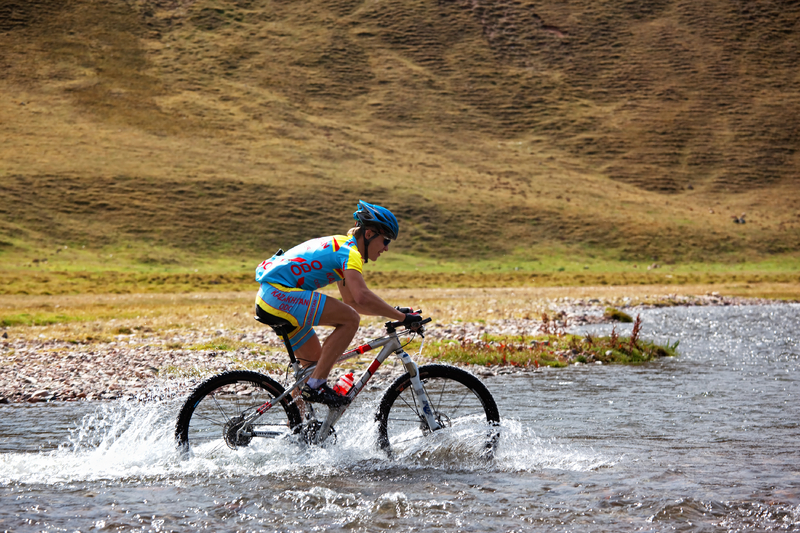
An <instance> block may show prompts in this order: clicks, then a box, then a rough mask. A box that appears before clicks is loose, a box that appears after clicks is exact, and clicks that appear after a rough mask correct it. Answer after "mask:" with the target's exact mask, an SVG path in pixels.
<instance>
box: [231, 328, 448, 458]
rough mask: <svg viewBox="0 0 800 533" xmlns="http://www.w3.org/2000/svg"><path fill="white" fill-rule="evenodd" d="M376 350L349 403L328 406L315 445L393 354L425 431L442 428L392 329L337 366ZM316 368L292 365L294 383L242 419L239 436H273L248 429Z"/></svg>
mask: <svg viewBox="0 0 800 533" xmlns="http://www.w3.org/2000/svg"><path fill="white" fill-rule="evenodd" d="M429 320H430V319H427V320H426V321H425V322H427V321H429ZM375 348H381V351H380V352H379V353H378V356H377V357H375V359H373V361H372V363H371V364H370V365H369V367H368V368H367V370H366V371H365V372H364V373H363V374H361V376H360V377H359V379H358V381H356V382H355V383H353V386H352V387H351V388H350V390H349V391H348V393H347V396H348V397H349V398H350V404H348V405H343V406H341V407H337V408H333V407H331V408H329V409H328V416H327V417H326V418H325V421H324V422H323V423H322V426H321V427H320V428H319V430H318V431H317V432H316V435H315V436H314V444H322V443H323V442H325V440H326V439H327V438H328V434H329V431H330V428H331V427H332V426H333V425H334V424H335V423H336V422H337V421H338V420H339V419H340V418H341V417H342V415H343V414H344V413H345V411H347V409H348V407H349V406H350V405H352V403H353V401H354V400H355V398H356V396H358V394H359V393H360V392H361V391H362V390H363V389H364V387H365V386H366V384H367V383H368V382H369V380H370V378H372V376H373V375H374V374H375V372H377V370H378V368H379V367H380V366H381V365H382V364H383V363H384V361H386V359H388V358H389V356H390V355H391V354H392V353H394V354H395V355H397V357H398V358H399V359H400V362H401V363H402V364H403V366H404V367H405V369H406V372H408V375H409V376H410V377H411V386H412V388H413V390H414V394H415V396H416V397H417V400H418V401H419V403H420V406H421V410H422V415H423V416H424V417H425V422H426V424H427V425H428V428H430V430H431V431H436V430H438V429H441V427H442V426H441V425H440V424H439V422H438V421H437V420H436V417H435V415H434V412H433V409H432V408H431V403H430V400H429V399H428V394H427V392H426V391H425V387H424V386H423V385H422V380H421V379H420V377H419V366H418V365H417V363H415V362H414V361H413V360H412V359H411V356H410V355H408V353H406V351H405V350H403V345H402V344H401V342H400V339H399V338H398V334H397V331H396V330H395V329H394V328H393V327H389V334H388V335H386V336H385V337H380V338H378V339H374V340H371V341H369V342H368V343H366V344H362V345H361V346H358V347H357V348H354V349H352V350H350V351H347V352H345V353H343V354H342V355H341V356H340V357H339V358H338V359H337V363H341V362H342V361H346V360H348V359H351V358H353V357H355V356H357V355H362V354H364V353H366V352H368V351H370V350H374V349H375ZM315 367H316V365H312V366H310V367H308V368H303V367H302V366H300V364H299V363H296V362H295V363H293V364H292V369H293V370H294V373H295V380H296V381H295V382H294V384H293V385H292V386H291V387H290V388H288V389H286V391H285V392H284V393H283V394H281V395H280V396H278V397H276V398H273V399H272V400H270V401H267V402H265V403H264V404H262V405H261V406H260V407H258V408H256V409H255V411H254V412H253V413H251V414H250V415H248V416H247V417H245V419H244V423H243V424H242V427H241V429H240V430H239V432H238V433H239V434H241V435H246V436H253V437H259V436H263V437H266V436H273V435H274V433H272V432H264V433H261V432H259V431H251V430H250V429H248V428H250V427H252V425H253V424H254V423H255V422H256V421H257V420H258V419H259V418H260V417H261V415H263V414H264V413H266V412H267V411H269V410H270V409H271V408H272V407H273V406H274V405H276V404H278V403H280V402H281V401H282V400H283V399H284V398H286V396H288V395H290V394H292V392H293V391H295V390H297V389H299V388H300V387H302V386H303V385H304V384H305V382H306V381H308V378H309V377H311V373H312V372H313V371H314V368H315ZM292 401H294V400H292ZM308 407H309V409H310V411H311V413H312V416H313V408H312V407H311V406H310V405H309V406H308Z"/></svg>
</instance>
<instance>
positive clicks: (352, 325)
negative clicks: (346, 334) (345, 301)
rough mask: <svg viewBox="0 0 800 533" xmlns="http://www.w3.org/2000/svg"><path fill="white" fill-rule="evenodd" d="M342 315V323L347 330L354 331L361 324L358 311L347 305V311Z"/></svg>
mask: <svg viewBox="0 0 800 533" xmlns="http://www.w3.org/2000/svg"><path fill="white" fill-rule="evenodd" d="M342 315H343V316H342V325H343V326H344V327H346V328H347V329H349V330H350V329H351V330H353V331H356V330H357V329H358V326H359V324H361V315H359V314H358V311H356V310H355V309H353V308H352V307H350V306H347V311H346V312H345V313H343V314H342Z"/></svg>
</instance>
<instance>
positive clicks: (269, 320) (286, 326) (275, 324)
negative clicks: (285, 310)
mask: <svg viewBox="0 0 800 533" xmlns="http://www.w3.org/2000/svg"><path fill="white" fill-rule="evenodd" d="M253 318H255V319H256V320H257V321H258V322H261V323H262V324H264V325H267V326H269V327H271V328H272V329H274V330H275V333H277V334H278V335H280V336H283V335H288V334H289V332H290V331H292V330H293V329H295V328H294V326H293V325H292V323H291V322H289V321H288V320H286V319H285V318H281V317H279V316H275V315H271V314H269V313H265V312H264V311H263V310H262V309H261V308H260V307H256V316H254V317H253Z"/></svg>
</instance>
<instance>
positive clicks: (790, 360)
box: [0, 305, 800, 532]
mask: <svg viewBox="0 0 800 533" xmlns="http://www.w3.org/2000/svg"><path fill="white" fill-rule="evenodd" d="M641 314H642V318H643V320H644V331H643V336H644V337H647V338H651V339H654V340H657V341H659V342H670V343H672V342H674V341H676V340H680V346H679V351H680V356H679V357H677V358H669V359H662V360H659V361H657V362H653V363H649V364H646V365H642V366H613V365H607V366H604V365H584V366H571V367H569V368H565V369H547V370H544V371H542V372H537V373H520V374H509V375H501V376H496V377H487V378H483V380H484V382H485V383H486V385H487V386H488V387H489V389H490V390H491V391H492V393H493V394H494V396H495V398H496V400H497V403H498V405H499V407H500V415H501V417H502V420H503V422H502V433H501V437H500V441H499V444H498V450H497V454H496V457H495V458H494V460H492V461H490V462H485V461H481V460H478V459H477V458H476V457H475V456H474V455H473V454H472V452H470V450H471V448H470V447H469V446H459V445H454V444H453V443H450V444H448V443H446V442H445V443H443V442H437V443H432V444H431V446H430V449H427V450H420V449H416V450H414V451H413V452H412V453H409V454H407V455H405V456H400V457H396V458H394V459H391V460H390V459H387V458H386V457H385V456H384V455H383V454H381V453H380V452H378V451H376V450H375V448H374V436H373V434H372V422H371V421H372V418H373V413H374V412H375V409H376V402H377V401H378V399H379V397H380V391H367V392H365V393H364V395H362V396H360V397H359V401H358V402H357V404H356V405H354V407H353V408H352V409H351V411H349V412H348V413H347V414H346V415H345V418H344V419H342V421H341V422H340V424H339V425H338V427H337V432H338V436H339V437H338V442H337V444H336V445H335V446H333V447H329V448H325V449H320V448H307V449H301V448H299V447H298V448H294V449H290V450H287V451H286V452H285V453H267V454H265V453H263V452H260V451H259V450H257V449H244V450H239V451H237V452H236V453H235V454H227V453H226V454H223V455H224V456H223V457H219V458H212V459H208V458H194V459H188V460H181V459H180V458H179V456H178V455H177V454H176V452H175V449H174V446H173V440H172V439H173V437H172V432H173V424H174V417H175V414H176V413H177V410H178V407H179V404H180V402H181V399H180V398H178V399H170V400H152V401H149V402H107V403H100V402H96V403H93V402H84V403H64V404H46V405H42V404H37V405H4V406H0V531H2V530H6V531H17V532H21V531H70V532H72V531H84V532H85V531H129V530H134V529H135V530H138V531H198V530H207V531H287V532H289V531H348V532H350V531H384V530H388V531H432V530H438V531H476V532H486V531H502V532H510V531H591V532H595V531H614V532H617V531H800V372H798V370H799V369H798V366H799V365H798V362H799V361H800V341H799V340H798V330H797V328H798V325H799V324H800V306H797V305H774V306H752V307H691V308H672V309H661V310H648V311H643V312H642V313H641ZM587 330H590V331H595V332H598V333H605V332H607V329H606V328H605V326H602V327H598V326H594V327H591V328H584V331H587ZM364 400H366V401H364Z"/></svg>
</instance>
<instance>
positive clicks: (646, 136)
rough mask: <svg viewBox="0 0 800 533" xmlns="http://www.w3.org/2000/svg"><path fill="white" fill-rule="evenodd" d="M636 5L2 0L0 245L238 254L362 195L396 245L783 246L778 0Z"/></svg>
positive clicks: (330, 220) (787, 216)
mask: <svg viewBox="0 0 800 533" xmlns="http://www.w3.org/2000/svg"><path fill="white" fill-rule="evenodd" d="M648 6H649V7H646V8H645V7H641V8H631V6H630V4H629V3H622V2H619V3H613V2H612V3H610V4H603V5H602V6H598V5H596V4H595V3H590V2H585V1H583V0H581V1H578V0H576V1H574V2H567V3H563V2H562V3H555V2H551V3H537V4H535V5H533V4H531V3H529V2H506V1H499V2H466V1H461V0H459V1H455V2H433V1H429V0H412V1H409V2H404V3H399V2H377V3H359V2H351V1H348V0H338V1H337V0H325V1H322V0H319V1H313V2H303V3H297V2H277V1H271V0H235V1H234V0H196V1H192V2H181V3H171V2H163V1H160V0H137V1H134V2H127V3H122V2H112V1H108V0H100V1H92V2H89V1H88V0H78V1H75V2H70V3H66V4H64V3H58V2H49V1H45V0H36V1H31V2H26V3H21V2H11V3H9V2H8V1H3V2H0V13H5V14H8V16H6V17H3V18H2V23H0V63H2V65H3V66H4V76H3V79H2V80H0V93H1V94H3V95H4V98H2V99H0V116H2V117H3V120H2V126H0V128H1V129H0V135H2V139H1V140H2V142H0V159H1V160H2V161H3V164H2V167H0V179H2V180H3V187H2V188H0V241H2V242H0V254H2V255H0V259H2V260H3V262H4V263H15V264H16V263H22V262H23V261H24V259H27V260H30V258H31V256H32V255H33V254H37V253H41V251H42V250H48V249H49V250H52V249H54V248H55V246H57V245H58V246H63V245H65V244H66V245H70V246H72V247H76V246H77V247H80V246H86V247H87V249H91V250H103V251H104V252H105V253H106V254H108V253H116V252H117V250H116V248H122V249H126V247H127V246H131V247H132V248H134V249H141V250H142V251H141V252H140V253H132V252H131V253H129V254H127V255H125V254H123V255H124V257H125V258H126V262H125V265H126V266H127V265H133V266H135V267H139V268H146V266H147V265H156V266H161V267H168V266H169V265H170V263H169V261H172V260H174V261H180V262H181V264H188V263H189V262H191V261H192V260H194V261H197V262H199V263H203V262H207V261H210V260H211V258H213V257H216V256H217V255H219V254H222V253H224V254H226V255H228V256H233V257H234V260H238V258H240V257H241V258H244V257H246V258H248V260H252V259H255V258H256V257H258V256H261V255H263V254H264V253H266V252H271V251H272V250H274V249H275V248H277V247H286V246H287V245H291V244H294V243H296V242H298V241H300V240H303V239H305V238H309V237H311V236H316V235H319V234H326V233H330V232H332V231H342V230H344V229H346V226H347V221H348V220H349V215H350V213H351V212H352V209H353V207H352V206H353V205H354V203H355V200H356V199H357V198H358V197H360V196H363V197H366V198H369V199H373V200H378V201H381V202H383V203H385V204H387V205H390V206H392V207H393V208H394V209H395V210H396V212H397V213H398V214H399V215H400V216H401V217H402V219H403V235H402V238H401V240H400V241H399V242H398V243H397V249H398V250H400V251H402V252H404V253H407V254H410V256H413V257H438V258H451V259H452V258H470V259H472V258H475V257H479V258H489V257H494V256H497V255H506V256H507V257H509V261H526V260H530V259H531V258H532V257H536V256H541V255H547V252H546V250H548V249H550V248H555V249H561V250H566V251H568V252H569V253H571V254H572V255H573V256H578V255H580V256H582V257H583V258H591V257H593V256H601V255H604V254H605V255H609V256H612V257H615V258H622V259H635V260H639V261H643V260H647V261H652V260H653V257H656V258H657V260H658V261H686V260H695V261H707V260H719V261H730V260H732V259H733V260H737V261H738V260H742V259H746V260H749V261H757V260H759V259H763V258H765V257H769V256H770V255H772V254H776V253H792V252H794V251H796V250H797V249H798V247H800V246H799V245H800V219H798V218H797V217H798V215H800V211H798V209H800V203H799V202H798V195H797V192H796V191H797V176H798V173H797V165H798V160H797V155H796V139H795V138H794V137H793V136H792V135H793V134H792V133H791V132H793V131H795V124H796V123H797V122H798V120H797V119H798V113H800V99H799V98H798V96H797V92H796V89H795V88H794V85H792V84H791V83H790V82H789V80H792V79H794V76H795V65H796V64H797V59H798V53H800V52H798V49H797V47H796V45H795V42H794V40H793V39H792V32H791V31H788V30H787V28H791V27H792V24H793V21H795V20H796V19H797V12H796V8H794V7H793V8H790V7H788V6H784V7H783V8H782V9H778V8H777V7H776V6H774V5H772V4H769V3H764V2H758V3H756V4H753V5H752V6H749V7H748V8H747V9H744V8H743V9H738V10H737V9H736V8H734V7H733V5H732V4H729V3H727V2H719V1H713V0H711V1H708V2H701V3H699V4H687V3H680V2H670V1H664V2H656V3H649V4H648ZM12 15H13V16H12ZM753 21H759V22H758V23H754V22H753ZM690 185H691V186H692V188H689V186H690ZM321 191H322V192H321ZM743 192H744V193H746V194H742V193H743ZM712 210H713V213H712V212H711V211H712ZM742 212H747V217H748V223H747V224H746V225H743V226H742V225H735V224H732V222H731V216H732V215H734V214H735V215H737V216H738V215H740V214H741V213H742ZM109 248H114V250H113V251H111V252H109V251H108V249H109ZM153 250H154V251H153ZM176 250H177V251H176ZM542 250H545V252H543V251H542ZM189 251H193V252H194V254H195V255H194V256H192V257H184V255H185V254H187V253H189ZM172 255H177V256H178V258H174V257H172ZM165 262H166V263H165ZM795 263H796V260H795ZM142 265H144V266H142Z"/></svg>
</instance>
